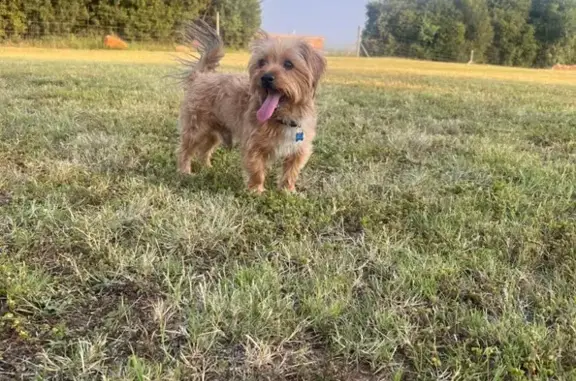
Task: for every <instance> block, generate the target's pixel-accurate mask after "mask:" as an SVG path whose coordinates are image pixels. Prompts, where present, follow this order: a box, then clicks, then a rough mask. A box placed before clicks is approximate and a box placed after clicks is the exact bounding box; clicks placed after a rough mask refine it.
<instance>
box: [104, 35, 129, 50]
mask: <svg viewBox="0 0 576 381" xmlns="http://www.w3.org/2000/svg"><path fill="white" fill-rule="evenodd" d="M104 46H106V47H107V48H110V49H127V48H128V44H127V43H126V42H124V41H123V40H122V39H121V38H120V37H118V36H113V35H111V34H109V35H107V36H106V37H104Z"/></svg>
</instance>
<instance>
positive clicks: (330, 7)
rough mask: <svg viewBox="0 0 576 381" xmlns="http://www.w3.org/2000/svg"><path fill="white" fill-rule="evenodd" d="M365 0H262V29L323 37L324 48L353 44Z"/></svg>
mask: <svg viewBox="0 0 576 381" xmlns="http://www.w3.org/2000/svg"><path fill="white" fill-rule="evenodd" d="M367 3H368V1H367V0H264V1H263V2H262V28H263V29H264V30H266V31H267V32H270V33H292V32H293V31H296V34H302V35H316V36H324V37H325V38H326V42H325V46H326V47H327V48H344V47H350V46H353V45H354V44H355V42H356V35H357V34H358V26H362V27H363V26H364V22H365V15H366V4H367Z"/></svg>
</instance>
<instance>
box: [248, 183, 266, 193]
mask: <svg viewBox="0 0 576 381" xmlns="http://www.w3.org/2000/svg"><path fill="white" fill-rule="evenodd" d="M248 190H249V191H250V193H253V194H256V195H260V194H262V193H264V192H265V191H266V189H265V188H264V185H255V186H251V187H249V188H248Z"/></svg>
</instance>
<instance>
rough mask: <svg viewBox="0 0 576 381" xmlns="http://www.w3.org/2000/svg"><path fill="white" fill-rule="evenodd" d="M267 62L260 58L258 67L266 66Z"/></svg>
mask: <svg viewBox="0 0 576 381" xmlns="http://www.w3.org/2000/svg"><path fill="white" fill-rule="evenodd" d="M266 63H267V62H266V60H265V59H263V58H262V59H260V60H258V67H264V66H266Z"/></svg>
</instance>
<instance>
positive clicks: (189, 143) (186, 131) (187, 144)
mask: <svg viewBox="0 0 576 381" xmlns="http://www.w3.org/2000/svg"><path fill="white" fill-rule="evenodd" d="M178 123H179V128H180V146H179V148H178V170H179V171H180V173H183V174H190V172H191V168H190V167H191V165H192V157H193V156H194V153H195V152H194V151H195V150H196V145H197V139H198V133H199V131H198V129H197V127H196V117H195V116H193V115H191V114H190V113H188V112H186V111H183V112H182V113H181V116H180V119H179V121H178Z"/></svg>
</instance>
